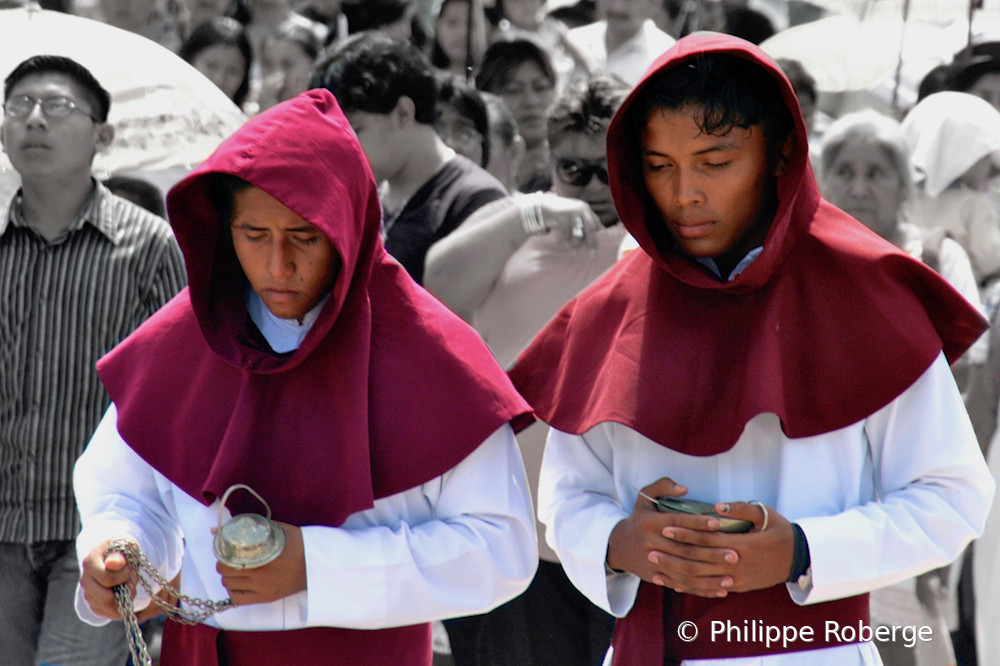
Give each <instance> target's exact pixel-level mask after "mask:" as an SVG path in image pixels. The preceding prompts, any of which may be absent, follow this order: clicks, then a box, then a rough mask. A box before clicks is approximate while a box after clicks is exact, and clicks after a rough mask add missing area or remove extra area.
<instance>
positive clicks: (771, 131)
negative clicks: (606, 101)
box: [629, 53, 795, 157]
mask: <svg viewBox="0 0 1000 666" xmlns="http://www.w3.org/2000/svg"><path fill="white" fill-rule="evenodd" d="M688 105H694V106H695V107H697V110H696V116H695V122H696V123H697V125H698V127H699V128H700V129H701V131H702V132H704V133H705V134H712V135H716V136H721V135H724V134H727V133H728V132H729V131H730V130H731V129H732V128H734V127H739V128H742V129H749V128H751V127H757V126H760V127H761V128H762V130H763V133H764V137H765V138H766V139H767V144H768V150H769V153H770V155H771V156H772V157H776V155H777V153H776V151H777V148H778V146H779V144H780V143H781V142H783V141H784V140H785V139H786V138H787V137H788V136H790V135H793V134H794V131H795V120H794V119H793V117H792V113H791V111H790V110H789V108H788V105H787V104H786V102H785V98H784V97H783V96H782V94H781V85H780V83H779V80H778V79H777V78H775V77H774V76H771V74H770V73H768V71H767V70H765V69H764V68H763V67H761V66H760V65H758V64H757V63H755V62H753V61H751V60H747V59H746V58H741V57H739V56H735V55H731V54H728V53H704V54H700V55H697V56H695V57H694V58H691V59H690V60H686V61H684V62H681V63H679V64H678V65H676V66H675V67H671V68H670V69H668V70H665V71H662V72H659V73H657V74H655V75H654V76H653V77H651V78H650V79H649V81H648V82H647V83H646V85H645V86H644V87H643V88H642V91H641V92H640V93H639V94H638V96H637V97H636V99H635V102H634V103H633V104H632V105H631V107H630V108H629V113H630V114H631V115H630V119H631V122H632V126H633V128H634V130H635V135H636V136H637V137H639V136H642V132H643V131H644V130H645V128H646V120H647V118H648V117H649V113H650V111H652V110H654V109H667V110H671V111H679V110H681V109H682V108H684V107H686V106H688Z"/></svg>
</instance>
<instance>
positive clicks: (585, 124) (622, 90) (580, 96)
mask: <svg viewBox="0 0 1000 666" xmlns="http://www.w3.org/2000/svg"><path fill="white" fill-rule="evenodd" d="M631 90H632V87H631V86H629V85H628V84H627V83H625V82H624V81H622V80H621V79H620V78H618V77H617V76H615V75H613V74H596V75H594V76H592V77H590V78H589V79H588V80H586V81H576V82H575V83H572V84H570V85H568V86H566V89H565V90H563V92H562V93H561V94H560V95H559V97H558V98H557V99H556V101H555V102H554V103H553V104H552V107H551V108H550V109H549V120H548V139H549V146H555V145H556V144H557V143H559V140H560V139H561V138H563V136H564V135H566V134H567V133H569V132H575V133H578V134H590V135H592V136H602V137H603V136H604V134H605V133H606V132H607V130H608V124H609V123H610V122H611V119H612V118H613V117H614V115H615V112H616V111H618V107H619V106H621V103H622V102H624V101H625V98H626V97H627V96H628V94H629V92H631Z"/></svg>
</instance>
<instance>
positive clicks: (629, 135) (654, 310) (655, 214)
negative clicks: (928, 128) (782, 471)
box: [510, 33, 987, 666]
mask: <svg viewBox="0 0 1000 666" xmlns="http://www.w3.org/2000/svg"><path fill="white" fill-rule="evenodd" d="M704 52H715V53H729V54H732V55H734V56H738V57H741V58H746V59H748V60H751V61H753V62H754V63H756V64H758V65H759V66H760V67H762V68H764V69H766V70H767V71H768V72H769V73H770V74H771V75H772V76H773V77H774V78H775V79H777V80H778V82H779V84H780V88H781V90H782V95H783V97H784V100H785V103H786V104H787V105H788V107H789V109H791V110H792V116H793V117H794V119H795V132H796V138H797V141H796V145H795V149H794V151H793V154H792V156H791V160H790V163H789V167H788V170H787V172H786V174H785V175H784V176H783V177H781V178H780V179H779V180H778V183H777V187H778V200H779V203H778V209H777V212H776V214H775V217H774V220H773V222H772V224H771V226H770V229H769V231H768V233H767V236H766V238H765V240H764V244H763V251H762V252H761V254H760V256H759V257H758V258H757V259H756V260H755V261H753V263H751V264H750V266H749V267H748V268H747V269H746V270H745V271H744V272H743V273H741V274H740V275H739V276H738V277H737V278H735V279H734V280H732V281H731V282H720V281H718V280H716V279H715V278H713V277H711V276H709V275H707V274H706V272H705V271H704V269H703V267H701V266H700V265H699V264H697V263H696V262H694V261H693V260H692V259H690V258H688V257H686V256H684V255H682V254H680V253H679V252H678V251H676V250H667V251H664V252H661V251H660V250H659V249H658V248H657V245H656V243H655V242H654V240H653V237H652V236H651V234H650V232H649V230H648V227H647V225H650V224H662V221H661V218H660V214H659V211H658V210H657V209H656V207H655V205H654V204H653V202H652V200H651V198H650V197H649V195H648V193H647V192H646V189H645V184H644V179H643V174H642V161H641V156H640V154H639V142H638V141H637V140H636V138H635V135H634V131H633V130H632V128H631V126H630V119H629V108H630V107H631V105H632V104H633V103H634V102H635V99H636V97H637V96H638V95H639V94H640V91H642V89H643V87H644V86H645V84H646V82H647V81H648V80H649V78H650V77H652V76H653V75H654V74H655V73H657V72H660V71H662V70H666V69H669V68H672V67H675V66H677V65H678V64H680V63H683V62H684V61H686V60H688V59H690V58H693V57H695V56H697V55H698V54H700V53H704ZM806 136H807V135H806V129H805V125H804V123H803V121H802V115H801V112H800V111H799V107H798V102H797V100H796V98H795V94H794V92H793V90H792V87H791V85H790V84H789V82H788V80H787V79H786V78H785V76H784V75H783V74H782V72H781V70H780V69H779V67H778V65H777V64H775V63H774V61H772V60H771V59H770V58H769V57H768V56H767V55H766V54H764V53H763V52H762V51H761V50H760V49H758V48H756V47H755V46H753V45H751V44H750V43H748V42H745V41H743V40H741V39H737V38H734V37H730V36H726V35H719V34H715V33H697V34H694V35H691V36H688V37H686V38H684V39H682V40H680V41H678V42H677V44H676V45H674V46H673V47H672V48H670V49H669V50H668V51H666V52H665V53H664V54H663V55H662V56H660V58H659V59H657V61H656V62H655V63H653V65H652V66H651V67H650V69H649V71H648V72H647V73H646V76H645V77H644V79H643V80H642V81H641V82H640V83H639V84H638V85H637V86H636V88H635V90H633V92H632V94H631V95H630V96H629V97H628V99H626V101H625V103H624V104H623V105H622V106H621V108H620V109H619V111H618V113H617V114H616V116H615V118H614V120H613V121H612V123H611V125H610V127H609V129H608V172H609V174H610V176H611V190H612V193H613V195H614V199H615V204H616V206H617V208H618V212H619V214H620V216H621V219H622V221H623V222H624V224H625V226H626V228H627V229H628V230H629V231H630V232H631V233H632V235H633V236H635V238H636V239H637V240H638V242H639V244H640V246H641V247H642V250H644V251H642V252H640V251H636V252H631V253H629V254H628V255H626V257H625V258H624V259H623V260H622V261H620V262H619V263H618V265H616V266H615V267H614V268H612V269H611V270H610V271H609V272H608V273H607V274H605V275H604V276H603V277H602V278H601V279H599V280H598V281H597V282H595V283H594V284H593V285H591V286H590V287H589V288H588V289H587V290H585V291H584V292H583V293H581V294H580V295H579V296H578V297H577V298H575V299H573V300H572V301H570V302H569V303H568V304H567V305H566V306H565V307H564V308H563V309H562V310H561V311H560V312H559V313H558V314H557V315H556V316H555V318H554V319H553V320H552V322H551V323H550V324H549V325H548V326H547V327H546V328H545V329H543V330H542V331H541V332H540V333H539V334H538V336H537V337H536V338H535V341H534V342H533V343H532V345H531V346H530V347H529V348H528V349H527V350H526V351H525V352H524V353H523V354H522V355H521V356H520V358H519V359H518V361H517V364H516V366H515V367H514V369H513V370H512V371H511V373H510V374H511V377H512V378H513V380H514V384H515V386H517V387H518V389H519V390H520V391H521V393H522V395H524V396H525V397H526V398H527V399H528V402H530V403H531V404H532V406H533V407H534V408H535V411H536V413H537V414H538V416H539V418H541V419H542V420H544V421H546V422H548V423H549V424H551V425H552V426H554V427H556V428H558V429H560V430H563V431H565V432H569V433H574V434H581V433H583V432H585V431H587V430H588V429H590V428H591V427H593V426H595V425H597V424H598V423H601V422H604V421H614V422H618V423H622V424H624V425H627V426H629V427H631V428H633V429H635V430H636V431H638V432H640V433H642V434H643V435H645V436H646V437H648V438H650V439H652V440H653V441H655V442H657V443H659V444H661V445H663V446H666V447H668V448H670V449H673V450H675V451H678V452H681V453H684V454H688V455H695V456H711V455H716V454H719V453H723V452H725V451H728V450H729V449H730V448H732V447H733V446H734V445H735V443H736V441H737V439H738V438H739V437H740V434H741V433H742V431H743V428H744V426H745V425H746V423H747V422H748V421H749V420H750V419H752V418H753V417H754V416H756V415H758V414H761V413H765V412H771V413H774V414H777V415H778V416H779V417H780V419H781V424H782V428H783V430H784V432H785V434H787V435H788V436H789V437H792V438H797V437H806V436H813V435H819V434H822V433H825V432H830V431H833V430H837V429H840V428H843V427H846V426H848V425H850V424H852V423H856V422H857V421H859V420H861V419H863V418H865V417H867V416H868V415H870V414H872V413H873V412H875V411H877V410H878V409H880V408H882V407H884V406H885V405H887V404H888V403H889V402H891V401H892V400H893V399H894V398H896V397H897V396H898V395H900V394H901V393H902V392H903V391H904V390H906V388H907V387H909V386H910V385H911V384H912V383H913V382H914V381H916V379H917V378H918V377H920V375H921V374H923V372H924V371H925V370H926V369H927V368H928V367H929V366H930V364H931V362H932V361H933V360H934V359H935V357H936V356H937V355H938V354H939V353H941V351H942V350H944V353H945V354H946V356H947V358H948V359H949V360H950V361H954V360H955V359H957V358H958V357H959V356H960V355H961V354H962V352H963V351H964V350H965V349H966V348H968V346H969V345H971V344H972V342H974V341H975V340H976V339H977V338H978V337H979V335H980V334H981V333H982V332H983V331H984V330H985V329H986V326H987V323H986V321H985V319H984V318H983V317H982V316H981V315H980V314H979V313H978V312H977V311H976V310H975V309H974V308H973V307H972V306H971V305H969V304H968V303H967V302H966V301H965V299H964V298H963V297H962V296H961V295H959V294H958V292H956V291H955V290H954V289H952V288H951V286H950V285H948V284H947V283H946V282H945V281H944V280H943V279H942V278H940V277H939V276H938V275H937V274H936V273H935V272H934V271H933V270H931V269H929V268H927V267H925V266H924V265H922V264H921V263H920V262H918V261H915V260H913V259H911V258H910V257H909V256H907V255H906V254H905V253H903V252H902V251H900V250H898V249H897V248H895V247H894V246H892V245H891V244H889V243H888V242H886V241H884V240H882V239H881V238H879V237H878V236H877V235H876V234H874V233H872V232H871V231H869V230H868V229H867V228H865V227H864V226H863V225H862V224H861V223H859V222H857V221H856V220H854V219H853V218H851V217H849V216H848V215H847V214H845V213H843V212H842V211H840V210H839V209H837V208H835V207H834V206H832V205H830V204H829V203H827V202H826V201H823V200H822V199H821V198H820V194H819V190H818V188H817V185H816V181H815V179H814V177H813V174H812V170H811V168H810V166H809V160H808V145H807V138H806ZM761 592H762V594H763V593H768V594H770V596H769V597H768V598H767V600H764V599H763V597H762V598H761V599H758V600H757V602H756V603H757V604H762V606H755V603H754V602H753V601H752V597H753V596H754V594H752V593H748V594H742V595H730V596H729V597H728V598H727V599H726V600H720V601H719V602H714V601H711V602H710V601H705V600H703V601H698V600H697V599H696V598H694V597H691V595H680V597H682V599H681V600H676V599H673V600H672V599H671V597H670V596H668V597H667V598H666V600H665V602H666V603H667V604H668V605H669V606H670V607H672V609H673V611H675V612H676V611H677V610H678V609H677V603H681V604H682V605H684V610H683V612H684V613H686V614H685V615H684V616H682V618H683V619H690V618H691V616H692V615H694V616H696V617H697V616H699V615H701V616H703V617H706V616H707V615H704V613H708V612H717V613H718V614H719V616H720V617H724V616H725V615H726V614H727V612H729V614H730V615H732V616H739V613H742V612H743V611H745V610H747V609H751V610H752V609H753V608H755V607H756V608H757V611H756V613H757V614H756V615H754V614H750V615H747V614H744V615H742V617H761V609H762V608H768V612H771V609H772V608H773V605H772V604H773V603H775V600H781V599H784V600H785V601H787V603H788V604H791V601H790V600H789V599H788V595H787V593H786V592H784V590H783V589H782V590H781V593H780V594H777V595H775V594H774V593H773V592H772V591H766V590H765V591H761ZM675 596H676V595H675ZM661 600H663V598H662V596H661V595H655V594H653V593H652V592H651V591H650V590H648V589H647V590H642V591H640V595H639V601H638V602H637V606H636V607H635V608H633V611H632V613H630V615H629V616H628V618H625V620H622V621H619V632H618V634H617V635H616V656H617V655H618V647H619V646H620V645H621V641H622V640H623V637H622V634H623V633H628V628H629V627H630V626H632V627H633V628H635V625H636V623H637V622H638V619H637V618H634V617H633V616H638V615H640V614H641V613H644V612H647V613H652V614H657V613H662V612H663V610H662V606H660V602H661ZM647 602H649V603H647ZM722 602H725V603H728V604H730V605H733V604H743V606H741V609H742V610H732V611H731V612H730V611H727V610H726V608H725V606H722V605H721V604H722ZM833 603H840V602H833ZM713 604H720V605H719V606H718V607H715V608H710V606H711V605H713ZM688 606H691V607H690V608H688ZM694 606H697V608H694ZM821 606H826V604H823V605H821ZM807 608H814V607H805V608H798V609H797V610H796V607H794V605H792V606H791V607H788V608H786V609H785V612H788V613H790V614H793V613H797V614H798V617H800V618H801V616H802V614H803V613H805V612H806V609H807ZM641 609H645V610H641ZM733 609H735V606H734V607H733ZM858 611H859V609H858V608H854V609H853V610H852V609H848V610H847V615H852V614H854V615H856V614H857V613H858ZM669 612H670V611H668V614H669ZM826 612H830V611H826ZM677 619H681V618H677ZM778 624H780V622H779V623H778ZM797 624H802V623H801V622H798V623H797ZM663 626H664V625H663V623H662V622H661V621H660V619H659V617H658V616H657V617H656V618H655V619H653V620H651V621H650V622H649V623H648V624H646V625H645V629H643V631H638V632H631V635H632V637H633V638H635V639H636V640H637V641H638V642H633V643H631V644H630V645H631V646H632V647H636V646H641V644H642V641H643V640H647V641H648V640H651V639H652V637H651V636H650V635H649V633H648V632H649V631H655V632H656V634H658V636H659V637H658V638H656V639H655V640H656V641H659V642H658V644H659V650H660V654H661V658H659V660H657V657H656V656H655V655H653V656H648V658H645V657H644V658H642V659H640V658H639V652H636V653H630V656H629V658H628V661H624V662H619V663H629V664H646V663H649V664H656V665H657V666H659V665H660V664H662V663H663V659H662V649H663V643H662V635H663V634H662V627H663ZM643 636H644V637H645V638H643ZM668 638H669V637H668ZM815 646H816V645H813V647H815ZM679 649H682V650H683V649H685V648H684V647H683V646H680V647H679ZM676 656H677V657H678V658H684V657H685V656H687V657H698V656H709V655H702V654H694V653H692V652H690V651H688V652H686V653H683V652H682V653H680V654H678V655H676ZM623 658H624V656H623Z"/></svg>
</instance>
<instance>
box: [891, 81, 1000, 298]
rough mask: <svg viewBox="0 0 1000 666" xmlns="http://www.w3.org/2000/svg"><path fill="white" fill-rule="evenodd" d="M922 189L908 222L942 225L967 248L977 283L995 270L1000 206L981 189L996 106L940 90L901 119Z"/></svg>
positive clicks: (998, 122)
mask: <svg viewBox="0 0 1000 666" xmlns="http://www.w3.org/2000/svg"><path fill="white" fill-rule="evenodd" d="M902 126H903V131H904V132H905V134H906V138H907V141H908V143H909V145H910V164H911V165H912V167H913V169H914V171H915V172H916V176H917V181H918V185H919V186H920V189H921V193H920V195H919V196H917V197H916V199H915V201H914V207H913V221H914V222H915V223H917V224H919V225H921V226H924V227H930V228H933V227H943V228H945V229H947V230H948V231H949V232H950V233H951V235H952V236H953V237H954V238H955V240H957V241H958V242H959V243H961V244H962V246H963V247H964V248H965V250H966V251H967V252H968V253H969V258H970V259H971V260H972V268H973V271H974V272H975V275H976V279H977V281H979V283H980V284H983V283H985V282H986V281H988V280H990V279H991V278H995V277H997V276H998V273H1000V211H998V209H997V207H996V205H995V204H994V203H993V201H992V200H991V199H990V198H989V197H988V196H987V195H986V194H985V192H986V189H987V188H988V186H989V180H990V178H992V177H993V176H994V175H995V174H996V170H997V167H996V162H995V160H996V157H995V155H997V156H1000V152H998V151H1000V111H997V110H996V109H994V108H993V107H992V106H991V105H990V104H989V103H988V102H986V101H985V100H983V99H981V98H979V97H976V96H975V95H970V94H968V93H960V92H940V93H936V94H934V95H930V96H928V97H926V98H925V99H924V100H922V101H921V102H920V103H919V104H917V105H916V106H915V107H913V109H912V110H911V111H910V113H909V114H907V116H906V118H905V119H904V120H903V124H902Z"/></svg>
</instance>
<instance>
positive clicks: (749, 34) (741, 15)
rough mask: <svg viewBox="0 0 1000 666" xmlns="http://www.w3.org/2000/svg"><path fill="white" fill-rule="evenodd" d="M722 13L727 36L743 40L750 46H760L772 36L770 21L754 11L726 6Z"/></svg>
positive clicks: (772, 28)
mask: <svg viewBox="0 0 1000 666" xmlns="http://www.w3.org/2000/svg"><path fill="white" fill-rule="evenodd" d="M724 11H725V14H726V33H727V34H730V35H733V36H735V37H739V38H741V39H745V40H747V41H748V42H750V43H751V44H760V43H761V42H763V41H764V40H765V39H767V38H768V37H771V36H772V35H774V32H775V31H774V24H773V23H771V19H769V18H767V16H766V15H765V14H763V13H761V12H759V11H757V10H756V9H750V8H749V7H741V6H739V5H735V6H734V5H729V4H727V5H726V6H725V9H724Z"/></svg>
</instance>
